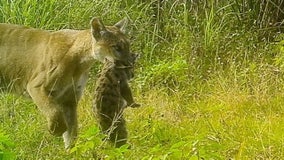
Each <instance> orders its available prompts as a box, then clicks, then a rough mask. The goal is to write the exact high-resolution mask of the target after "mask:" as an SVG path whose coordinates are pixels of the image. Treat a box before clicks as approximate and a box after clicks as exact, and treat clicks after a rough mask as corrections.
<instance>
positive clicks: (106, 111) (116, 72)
mask: <svg viewBox="0 0 284 160" xmlns="http://www.w3.org/2000/svg"><path fill="white" fill-rule="evenodd" d="M136 58H137V54H132V60H131V62H130V65H129V64H123V62H121V61H115V62H114V63H113V62H110V61H105V63H104V66H103V69H102V71H101V73H100V76H99V79H98V81H97V84H96V90H95V96H94V111H95V113H96V115H97V118H98V121H99V124H100V127H101V130H102V131H103V132H104V133H106V134H107V135H108V138H109V140H110V141H111V142H112V143H113V144H114V145H115V147H120V146H122V145H124V144H125V143H126V141H127V129H126V124H125V120H124V118H123V110H124V108H125V107H128V106H129V107H133V108H135V107H139V106H140V105H139V104H137V103H135V102H134V100H133V97H132V92H131V89H130V87H129V85H128V81H129V80H130V79H131V78H133V76H134V68H133V65H134V62H135V60H136Z"/></svg>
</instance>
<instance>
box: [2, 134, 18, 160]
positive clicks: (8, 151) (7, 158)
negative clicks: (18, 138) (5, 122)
mask: <svg viewBox="0 0 284 160" xmlns="http://www.w3.org/2000/svg"><path fill="white" fill-rule="evenodd" d="M13 148H15V144H14V143H13V141H12V140H11V139H10V138H9V137H8V136H7V135H6V134H5V133H4V132H3V131H2V130H0V159H1V160H2V159H3V160H12V159H16V155H15V153H14V152H13V151H12V149H13Z"/></svg>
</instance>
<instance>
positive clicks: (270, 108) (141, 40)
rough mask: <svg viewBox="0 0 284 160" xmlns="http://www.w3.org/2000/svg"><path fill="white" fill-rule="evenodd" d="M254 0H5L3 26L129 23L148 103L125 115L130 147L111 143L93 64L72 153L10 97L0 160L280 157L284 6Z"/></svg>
mask: <svg viewBox="0 0 284 160" xmlns="http://www.w3.org/2000/svg"><path fill="white" fill-rule="evenodd" d="M252 2H253V3H248V2H245V1H241V0H229V1H222V2H221V1H214V3H213V1H205V2H199V3H197V1H196V2H195V1H193V2H192V1H164V2H162V3H158V1H155V0H148V1H132V0H124V1H123V0H119V1H110V0H104V1H103V0H101V1H91V0H78V1H75V0H69V1H67V0H52V1H48V2H42V3H38V2H37V1H36V0H29V1H24V0H17V1H11V0H2V1H0V22H5V23H17V24H24V25H28V26H31V27H37V28H43V29H48V30H57V29H62V28H74V29H81V28H88V27H89V21H90V19H91V17H93V16H97V17H102V19H103V21H104V23H105V24H114V23H115V22H117V21H118V20H120V19H122V18H123V17H128V18H129V19H130V21H131V23H130V26H129V29H130V30H129V34H130V39H131V43H132V50H133V51H134V52H139V53H141V58H140V59H139V62H138V64H137V67H136V77H135V79H134V80H133V81H132V82H131V86H132V88H133V92H134V96H135V99H136V101H137V102H139V103H140V104H142V107H141V108H136V109H133V108H127V109H126V110H125V117H126V121H127V128H128V131H129V144H128V145H126V146H123V147H121V148H117V149H115V148H113V147H111V146H110V145H108V144H107V143H105V142H104V141H102V139H103V137H104V135H102V134H100V132H99V130H98V124H97V123H96V119H95V117H94V114H93V113H92V99H93V88H94V84H95V80H96V74H97V70H98V69H97V68H98V67H99V66H98V65H96V66H94V69H93V70H92V72H91V73H90V80H89V83H88V86H87V88H86V91H85V94H84V96H83V98H82V100H81V101H80V104H79V110H78V112H79V137H78V140H77V143H76V146H75V147H74V148H73V149H71V153H67V152H65V150H64V149H63V148H64V147H63V142H62V139H61V138H60V137H53V136H51V135H50V134H49V133H48V131H47V129H46V128H47V127H46V121H45V119H44V117H43V115H42V114H41V113H40V112H39V111H38V109H37V108H36V106H35V105H34V104H33V103H32V102H30V101H29V100H25V99H22V98H19V97H16V96H13V95H10V94H1V95H0V102H1V103H0V122H1V123H0V159H1V158H3V157H4V158H5V159H15V157H16V159H55V160H57V159H145V160H148V159H150V160H158V159H190V160H198V159H281V157H284V132H283V130H284V118H283V117H284V93H283V89H284V83H283V71H284V70H283V64H284V61H283V59H284V58H283V57H284V55H283V54H284V52H283V42H281V43H280V44H278V42H274V41H277V40H282V39H283V38H281V37H283V35H281V34H280V33H278V31H283V29H282V28H281V23H278V22H280V21H278V20H279V19H277V17H281V16H283V15H284V14H283V13H282V10H281V8H278V7H277V6H281V5H283V4H284V3H283V1H282V0H277V1H273V2H274V3H275V4H277V5H273V3H271V2H272V1H265V3H264V1H258V0H255V1H252ZM282 3H283V4H282ZM271 10H272V11H273V12H270V11H271ZM282 27H283V26H282ZM128 147H130V149H128ZM3 155H4V156H3ZM1 156H2V157H1ZM7 157H8V158H7Z"/></svg>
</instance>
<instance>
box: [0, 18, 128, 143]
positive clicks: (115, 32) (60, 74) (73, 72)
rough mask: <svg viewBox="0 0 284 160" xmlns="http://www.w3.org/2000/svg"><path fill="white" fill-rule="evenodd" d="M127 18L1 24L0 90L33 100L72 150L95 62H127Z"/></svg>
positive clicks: (54, 133) (54, 132) (52, 132)
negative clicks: (39, 25) (83, 23)
mask: <svg viewBox="0 0 284 160" xmlns="http://www.w3.org/2000/svg"><path fill="white" fill-rule="evenodd" d="M127 22H128V20H127V19H126V18H124V19H122V20H121V21H119V22H117V23H116V24H114V25H112V26H105V25H104V24H103V22H102V20H101V19H100V18H96V17H94V18H92V20H91V22H90V29H85V30H72V29H63V30H57V31H48V30H42V29H35V28H30V27H26V26H21V25H15V24H6V23H1V24H0V91H1V92H2V91H3V92H7V91H8V92H11V93H15V94H20V95H24V96H26V97H29V98H31V99H32V100H33V102H34V103H35V104H36V105H37V107H38V108H39V109H40V110H41V112H42V113H43V116H45V118H46V119H47V123H48V130H49V132H50V133H51V134H53V135H56V136H59V135H62V136H63V140H64V144H65V148H70V146H71V145H72V143H73V142H74V140H75V139H76V136H77V123H78V122H77V104H78V101H79V100H80V97H81V96H82V92H83V89H84V87H85V84H86V82H87V79H88V73H89V70H90V68H91V66H92V65H93V64H94V63H95V62H96V61H100V62H104V61H105V59H107V60H109V61H112V62H114V61H116V60H119V61H122V62H123V63H124V64H130V61H131V59H132V58H131V56H130V55H131V54H130V53H131V52H130V42H129V38H128V37H127V35H126V33H125V32H126V27H127Z"/></svg>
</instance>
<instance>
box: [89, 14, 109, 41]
mask: <svg viewBox="0 0 284 160" xmlns="http://www.w3.org/2000/svg"><path fill="white" fill-rule="evenodd" d="M91 27H92V34H93V36H94V38H95V40H97V41H98V40H100V39H101V37H102V34H103V33H105V32H106V31H107V30H106V27H105V25H104V24H103V22H102V21H101V20H100V19H99V18H96V17H94V18H93V19H92V20H91Z"/></svg>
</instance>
